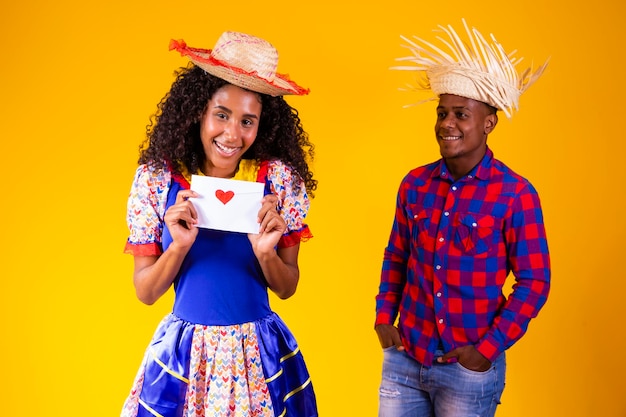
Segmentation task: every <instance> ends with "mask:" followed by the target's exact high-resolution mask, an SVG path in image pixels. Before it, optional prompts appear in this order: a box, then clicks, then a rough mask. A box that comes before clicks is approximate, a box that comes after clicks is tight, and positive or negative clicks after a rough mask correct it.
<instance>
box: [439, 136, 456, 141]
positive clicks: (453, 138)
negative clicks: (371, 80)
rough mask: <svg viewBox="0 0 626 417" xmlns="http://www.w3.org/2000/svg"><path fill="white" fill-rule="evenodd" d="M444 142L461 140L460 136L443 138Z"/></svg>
mask: <svg viewBox="0 0 626 417" xmlns="http://www.w3.org/2000/svg"><path fill="white" fill-rule="evenodd" d="M441 139H442V140H457V139H461V137H460V136H442V137H441Z"/></svg>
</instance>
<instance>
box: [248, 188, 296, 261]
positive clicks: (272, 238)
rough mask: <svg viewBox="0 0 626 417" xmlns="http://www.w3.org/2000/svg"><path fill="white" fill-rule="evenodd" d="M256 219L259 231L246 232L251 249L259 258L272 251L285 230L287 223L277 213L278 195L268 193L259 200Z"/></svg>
mask: <svg viewBox="0 0 626 417" xmlns="http://www.w3.org/2000/svg"><path fill="white" fill-rule="evenodd" d="M257 221H258V222H259V224H260V227H259V233H258V234H253V233H250V234H248V238H249V239H250V243H252V249H253V250H254V253H255V255H256V256H257V258H259V257H260V256H261V255H267V254H268V253H270V252H274V251H275V248H276V245H278V241H279V240H280V238H281V236H282V235H283V234H284V233H285V232H286V231H287V223H285V220H284V219H283V217H282V216H281V215H280V213H278V197H277V196H275V195H273V194H268V195H266V196H265V197H263V200H261V209H260V210H259V216H258V219H257Z"/></svg>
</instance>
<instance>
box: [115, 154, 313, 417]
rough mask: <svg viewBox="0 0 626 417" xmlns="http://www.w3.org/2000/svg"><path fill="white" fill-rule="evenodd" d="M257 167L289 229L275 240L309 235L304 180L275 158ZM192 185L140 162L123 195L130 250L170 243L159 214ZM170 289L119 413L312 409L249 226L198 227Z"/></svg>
mask: <svg viewBox="0 0 626 417" xmlns="http://www.w3.org/2000/svg"><path fill="white" fill-rule="evenodd" d="M257 172H258V174H257V180H260V181H265V184H266V193H270V192H272V193H274V194H276V195H278V196H279V199H280V201H281V203H280V205H279V207H281V214H283V217H284V218H286V220H287V224H288V228H290V230H291V233H289V234H288V235H286V236H285V239H283V240H282V241H281V243H282V244H287V245H288V244H290V243H289V242H291V243H293V242H294V241H295V242H297V241H299V240H300V239H301V238H302V239H304V238H306V237H309V236H310V234H309V232H308V227H306V225H305V224H304V223H302V220H303V218H304V216H305V215H306V210H307V209H308V197H307V196H306V191H305V190H304V188H303V186H302V184H297V183H296V184H294V181H293V178H292V176H291V172H290V170H289V168H288V167H286V166H285V165H283V164H281V163H280V162H278V161H273V162H270V163H268V164H264V165H262V166H261V169H259V170H258V171H257ZM188 187H189V184H188V182H187V181H186V180H185V178H184V177H183V176H181V175H176V174H172V173H171V172H170V171H169V170H168V169H167V168H163V169H160V170H156V169H153V168H149V167H147V166H140V167H139V168H138V170H137V173H136V176H135V181H134V183H133V187H132V189H131V195H130V197H129V227H130V230H131V236H130V237H129V241H128V242H127V252H130V253H134V254H139V255H142V254H147V253H149V251H150V250H156V251H157V254H158V253H159V252H161V251H164V250H166V249H167V247H168V246H169V245H170V243H171V242H172V239H171V236H170V235H169V232H168V230H167V228H166V227H163V225H162V218H163V215H164V213H165V210H167V208H168V207H169V206H171V205H172V204H174V202H175V200H176V194H177V193H178V191H180V190H181V189H184V188H188ZM297 190H299V192H296V191H297ZM298 212H299V213H300V214H296V215H295V216H294V215H293V213H298ZM285 213H291V214H285ZM159 224H160V227H159V226H157V227H153V225H159ZM146 225H148V226H146ZM294 239H295V240H294ZM151 248H152V249H151ZM155 248H156V249H155ZM146 251H148V252H146ZM174 290H175V301H174V306H173V310H172V312H171V313H170V314H168V315H167V316H166V317H165V318H164V319H163V320H162V322H161V323H160V324H159V326H158V328H157V330H156V332H155V334H154V337H153V339H152V341H151V343H150V345H149V347H148V349H147V350H146V354H145V356H144V360H143V361H142V364H141V366H140V369H139V372H138V373H137V376H136V378H135V382H134V384H133V387H132V389H131V393H130V395H129V396H128V398H127V400H126V402H125V404H124V409H123V411H122V416H133V417H134V416H164V417H170V416H171V417H174V416H176V417H179V416H186V417H190V416H264V417H277V416H294V417H295V416H298V417H314V416H317V406H316V400H315V394H314V391H313V385H312V383H311V379H310V376H309V373H308V371H307V368H306V365H305V362H304V359H303V357H302V353H301V352H300V349H299V347H298V345H297V342H296V340H295V338H294V336H293V335H292V334H291V332H290V331H289V329H288V328H287V326H286V325H285V323H284V322H283V321H282V320H281V319H280V317H279V316H278V315H277V314H276V313H274V312H273V311H272V310H271V308H270V305H269V298H268V292H267V283H266V281H265V278H264V276H263V272H262V270H261V267H260V265H259V263H258V261H257V259H256V257H255V255H254V252H253V251H252V246H251V244H250V242H249V240H248V237H247V235H246V234H243V233H233V232H224V231H217V230H210V229H199V233H198V236H197V238H196V241H195V243H194V244H193V246H192V247H191V249H190V251H189V253H188V254H187V256H186V258H185V260H184V261H183V264H182V266H181V269H180V272H179V274H178V275H177V277H176V279H175V281H174Z"/></svg>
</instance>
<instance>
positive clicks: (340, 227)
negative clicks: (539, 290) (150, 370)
mask: <svg viewBox="0 0 626 417" xmlns="http://www.w3.org/2000/svg"><path fill="white" fill-rule="evenodd" d="M299 3H302V4H299ZM578 4H579V6H576V2H575V3H572V2H571V1H565V0H557V1H553V2H546V1H544V0H529V1H526V2H518V3H513V4H506V5H505V4H498V3H494V2H489V3H481V2H478V3H476V2H474V3H472V2H466V1H456V0H451V1H447V2H421V1H413V0H412V1H409V0H406V1H377V2H371V1H370V2H368V1H365V2H363V1H343V2H342V1H336V0H335V1H328V0H318V1H311V2H294V1H284V0H278V1H275V2H259V1H254V2H253V1H238V2H215V1H211V2H210V1H206V0H205V1H179V2H172V1H167V2H165V1H145V0H137V1H126V0H124V1H121V0H111V1H106V2H87V1H77V0H60V1H56V2H52V1H33V0H22V1H13V2H10V3H9V2H4V4H3V6H2V12H1V13H0V35H1V36H2V49H1V51H0V54H1V57H2V58H1V59H2V65H0V97H1V100H0V132H1V133H0V135H1V141H0V155H1V158H2V159H1V160H2V163H1V164H0V173H1V174H2V180H3V187H2V204H0V221H1V224H2V226H1V231H2V236H1V239H0V264H1V265H0V271H1V272H0V274H1V277H2V281H1V283H2V289H1V290H0V317H1V320H2V328H1V335H2V336H0V337H1V339H0V340H1V342H0V357H1V361H2V377H3V380H4V383H3V388H2V389H1V390H0V403H1V404H2V406H0V408H1V409H2V411H0V414H2V415H6V416H49V415H55V416H56V415H59V416H90V417H92V416H93V417H98V416H115V415H118V414H119V410H120V408H121V405H122V402H123V401H124V398H125V396H126V394H127V392H128V390H129V388H130V385H131V383H132V380H133V377H134V375H135V372H136V370H137V368H138V366H139V362H140V360H141V357H142V354H143V350H144V348H145V346H146V345H147V343H148V341H149V339H150V337H151V335H152V332H153V331H154V329H155V326H156V325H157V323H158V322H159V320H160V319H161V317H162V316H163V315H164V314H165V313H166V312H168V311H169V308H170V304H171V300H172V297H171V294H168V295H167V296H166V297H165V298H164V299H162V300H160V301H159V302H158V303H157V304H156V305H154V306H152V307H147V306H144V305H142V304H141V303H140V302H139V301H138V300H137V299H136V298H135V295H134V290H133V287H132V283H131V267H132V259H131V257H129V256H126V255H123V254H122V247H123V244H124V241H125V239H126V226H125V222H124V217H125V205H126V197H127V194H128V190H129V187H130V182H131V179H132V175H133V172H134V168H135V163H136V159H137V155H138V154H137V148H138V145H139V143H140V142H141V141H142V139H143V137H144V130H145V125H146V123H147V121H148V117H149V115H150V114H152V113H153V112H154V110H155V106H156V103H157V102H158V100H159V99H160V98H161V97H162V96H163V94H164V93H165V92H166V91H167V89H168V88H169V86H170V83H171V82H172V80H173V77H172V74H173V71H174V69H175V68H177V67H178V66H181V65H184V64H185V63H186V60H185V59H183V58H181V57H180V56H179V55H178V54H177V53H174V52H168V50H167V46H168V42H169V40H170V38H183V39H185V41H187V42H188V43H189V44H190V45H192V46H199V47H207V48H211V47H212V46H213V44H214V42H215V40H216V39H217V38H218V36H219V35H220V33H221V32H222V31H224V30H239V31H244V32H249V33H252V34H255V35H259V36H262V37H265V38H266V39H268V40H270V42H272V43H273V44H274V45H275V46H276V47H277V49H278V50H279V52H280V54H281V59H280V64H279V71H280V72H287V73H289V74H290V75H291V77H292V78H293V79H294V80H296V81H297V82H299V83H300V84H302V85H305V86H307V87H309V88H310V89H311V94H310V95H309V96H307V97H295V98H289V102H290V103H291V104H293V105H294V106H295V107H296V108H298V110H299V111H300V112H301V116H302V119H303V122H304V125H305V128H306V129H307V130H308V132H309V134H310V137H311V139H312V141H313V142H314V143H315V145H316V160H315V163H314V170H315V173H316V176H317V178H318V179H319V191H318V193H317V197H316V198H315V199H314V200H313V205H312V210H311V212H310V217H309V223H310V226H311V228H312V230H313V232H314V234H315V235H316V237H315V238H314V239H312V240H311V241H310V242H308V243H306V244H304V245H303V247H302V250H301V272H302V274H301V284H300V286H299V289H298V293H297V294H296V295H295V296H294V297H292V298H291V299H289V300H287V301H279V300H277V299H275V298H272V303H273V306H274V308H275V310H276V311H278V312H279V314H281V315H282V316H283V318H284V319H285V321H286V322H287V323H288V325H289V326H290V328H291V329H292V330H293V332H294V333H295V335H296V337H297V338H298V340H299V342H300V345H301V348H302V350H303V352H304V354H305V358H306V360H307V362H308V365H309V368H310V372H311V374H312V377H313V381H314V386H315V389H316V391H317V394H318V402H319V410H320V415H321V416H324V417H334V416H364V417H367V416H370V417H372V416H375V415H376V409H377V388H378V383H379V375H380V367H381V359H382V356H381V352H380V348H379V346H378V340H377V337H376V335H375V333H374V331H373V330H372V323H373V320H374V296H375V294H376V291H377V286H378V278H379V269H380V262H381V256H382V251H383V248H384V246H385V244H386V239H387V237H388V233H389V228H390V226H391V220H392V215H393V208H394V202H395V192H396V188H397V186H398V184H399V181H400V179H401V178H402V176H403V175H404V174H405V173H406V172H407V171H408V170H409V169H410V168H412V167H414V166H417V165H420V164H423V163H427V162H430V161H432V160H434V159H436V158H438V150H437V146H436V144H435V142H434V139H433V130H432V129H433V124H434V116H435V112H434V106H433V105H432V103H431V104H426V105H423V106H420V107H413V108H408V109H405V108H403V107H402V106H403V105H404V104H407V103H411V102H413V101H415V96H414V95H412V94H410V93H406V92H400V91H398V87H400V86H402V85H403V84H405V83H406V82H408V81H410V74H409V73H407V72H402V73H401V72H397V71H396V72H394V71H390V70H389V69H388V68H389V67H390V66H392V65H394V64H395V62H394V58H395V57H398V56H401V55H404V54H405V52H406V51H405V50H404V49H403V48H401V47H400V43H401V41H400V35H412V34H420V35H424V36H430V30H431V29H433V28H434V27H435V26H436V25H437V24H448V23H451V24H453V25H454V26H455V27H457V28H460V21H461V18H462V17H465V18H466V19H467V20H468V22H469V23H470V24H471V25H474V26H476V27H478V28H479V29H480V30H481V31H482V32H483V33H484V34H488V33H490V32H492V33H494V34H496V35H497V38H498V40H499V41H500V42H501V43H502V44H503V45H504V47H505V48H507V49H508V50H511V49H517V50H518V51H519V53H518V55H519V56H523V57H525V59H526V61H525V62H527V63H530V62H531V61H532V60H533V59H534V61H535V63H541V62H543V61H544V60H545V59H547V58H548V57H550V59H551V61H550V62H551V63H550V66H549V68H548V70H547V72H546V74H545V75H544V76H543V78H542V79H540V80H539V82H538V83H537V84H535V85H534V86H533V87H531V89H530V90H529V91H528V93H527V94H525V95H524V96H523V97H522V99H521V111H520V112H519V113H518V114H517V115H516V116H515V117H514V118H513V119H512V120H511V121H509V120H508V119H506V118H505V117H504V116H501V119H500V124H499V126H498V128H497V129H496V131H495V132H494V134H492V135H491V137H490V138H489V143H490V145H491V147H492V149H493V150H494V151H495V154H496V157H498V158H499V159H501V160H503V161H505V162H506V163H507V164H508V165H509V166H510V167H511V168H513V169H514V170H516V171H518V172H519V173H521V174H523V175H524V176H526V177H527V178H529V179H530V180H531V181H532V182H533V184H534V185H535V186H536V188H537V189H538V190H539V192H540V195H541V198H542V202H543V206H544V215H545V219H546V223H547V229H548V234H549V244H550V248H551V253H552V261H553V288H552V293H551V295H550V298H549V300H548V303H547V305H546V307H545V308H544V310H543V311H542V312H541V314H540V316H539V318H538V319H537V320H535V321H534V322H532V323H531V326H530V329H529V332H528V334H527V335H526V337H525V338H524V339H522V340H521V341H520V342H519V343H518V344H517V345H515V346H514V347H513V348H512V349H510V350H509V354H508V363H509V365H508V378H507V388H506V390H505V392H504V396H503V404H502V406H501V407H500V409H499V413H498V415H499V416H507V417H515V416H529V415H533V416H569V417H577V416H599V415H602V416H624V415H626V402H625V401H626V400H625V399H624V398H625V395H624V394H626V389H625V388H624V387H625V386H626V385H625V384H624V382H623V375H624V374H625V372H626V365H625V362H624V360H623V358H622V356H623V355H622V352H623V348H624V346H625V345H626V343H625V342H626V341H625V338H624V333H625V329H624V324H623V323H624V316H625V314H624V313H625V311H624V305H625V303H624V292H625V290H626V286H625V285H626V284H625V283H624V281H625V280H624V278H625V273H624V267H623V259H624V247H625V245H624V233H625V232H626V230H625V229H626V227H625V220H624V218H625V209H624V196H625V192H624V186H623V184H622V180H623V169H624V166H623V165H622V164H623V160H624V155H625V153H626V145H625V143H626V140H625V139H624V130H625V128H624V120H625V117H624V103H623V100H624V96H625V93H626V89H625V87H624V66H623V65H624V59H623V43H624V40H625V36H624V33H625V32H624V24H623V21H622V20H623V19H622V18H623V16H624V10H623V9H622V8H620V6H618V4H619V2H617V1H615V0H612V1H611V0H596V1H593V2H579V3H578ZM622 7H623V6H622Z"/></svg>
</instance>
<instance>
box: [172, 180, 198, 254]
mask: <svg viewBox="0 0 626 417" xmlns="http://www.w3.org/2000/svg"><path fill="white" fill-rule="evenodd" d="M191 197H199V194H198V193H196V192H195V191H191V190H182V191H179V192H178V194H176V202H175V203H174V205H172V206H171V207H170V208H169V209H168V210H167V212H166V213H165V225H166V226H167V229H168V230H169V232H170V234H171V235H172V240H173V244H176V245H178V246H179V247H181V248H185V249H189V248H190V247H191V245H193V242H195V241H196V236H198V228H197V227H196V224H198V213H197V212H196V209H195V208H194V206H193V204H191V201H189V198H191Z"/></svg>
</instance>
